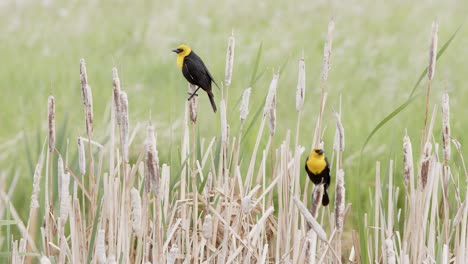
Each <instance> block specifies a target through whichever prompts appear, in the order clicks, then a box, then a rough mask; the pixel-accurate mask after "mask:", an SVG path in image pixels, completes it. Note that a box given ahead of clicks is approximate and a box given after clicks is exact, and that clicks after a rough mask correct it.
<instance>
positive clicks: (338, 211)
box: [335, 169, 346, 232]
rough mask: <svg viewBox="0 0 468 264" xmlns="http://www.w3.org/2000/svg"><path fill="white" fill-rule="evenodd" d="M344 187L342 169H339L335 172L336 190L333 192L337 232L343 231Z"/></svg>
mask: <svg viewBox="0 0 468 264" xmlns="http://www.w3.org/2000/svg"><path fill="white" fill-rule="evenodd" d="M345 197H346V188H345V184H344V171H343V169H339V170H338V171H337V172H336V192H335V221H336V229H337V230H338V232H343V218H344V210H345Z"/></svg>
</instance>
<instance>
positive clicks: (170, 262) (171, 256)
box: [167, 244, 179, 264]
mask: <svg viewBox="0 0 468 264" xmlns="http://www.w3.org/2000/svg"><path fill="white" fill-rule="evenodd" d="M177 255H179V248H178V247H177V244H172V247H171V249H170V250H169V253H168V254H167V264H174V263H175V262H176V260H177Z"/></svg>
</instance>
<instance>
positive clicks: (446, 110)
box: [442, 93, 451, 162]
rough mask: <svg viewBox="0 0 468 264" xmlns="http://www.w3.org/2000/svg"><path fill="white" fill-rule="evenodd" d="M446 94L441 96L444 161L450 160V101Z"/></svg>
mask: <svg viewBox="0 0 468 264" xmlns="http://www.w3.org/2000/svg"><path fill="white" fill-rule="evenodd" d="M449 99H450V98H449V95H448V93H443V94H442V142H443V152H444V160H445V161H446V162H447V161H449V160H450V154H451V149H450V101H449Z"/></svg>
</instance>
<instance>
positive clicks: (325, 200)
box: [322, 190, 330, 206]
mask: <svg viewBox="0 0 468 264" xmlns="http://www.w3.org/2000/svg"><path fill="white" fill-rule="evenodd" d="M329 203H330V198H328V193H327V190H325V191H324V192H323V196H322V205H323V206H327V205H328V204H329Z"/></svg>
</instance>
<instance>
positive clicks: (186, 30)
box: [0, 0, 468, 219]
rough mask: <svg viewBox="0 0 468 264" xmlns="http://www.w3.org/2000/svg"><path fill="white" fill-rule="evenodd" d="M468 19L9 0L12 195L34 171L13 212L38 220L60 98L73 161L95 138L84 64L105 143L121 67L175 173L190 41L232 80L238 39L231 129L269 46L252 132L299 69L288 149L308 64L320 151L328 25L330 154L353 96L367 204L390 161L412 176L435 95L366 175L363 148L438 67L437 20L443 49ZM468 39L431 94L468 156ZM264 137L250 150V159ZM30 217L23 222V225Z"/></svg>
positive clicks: (6, 42) (5, 135) (203, 121)
mask: <svg viewBox="0 0 468 264" xmlns="http://www.w3.org/2000/svg"><path fill="white" fill-rule="evenodd" d="M467 11H468V4H467V3H466V2H462V1H445V2H443V1H418V2H407V1H371V0H365V1H342V2H338V1H334V2H330V1H308V2H304V1H245V0H242V1H224V2H223V3H221V2H219V1H214V0H209V1H136V2H129V1H108V0H104V1H52V0H44V1H27V0H23V1H2V2H0V31H1V32H2V34H1V35H0V58H2V59H1V61H2V67H1V70H0V87H1V88H0V89H1V96H0V105H1V108H2V111H0V120H1V121H2V125H1V126H0V147H1V150H2V154H0V164H1V166H2V168H3V172H4V173H3V174H4V175H3V176H2V177H3V178H4V179H2V180H3V181H4V182H5V183H6V186H8V184H9V181H10V179H11V175H13V172H14V171H20V172H21V174H22V175H23V176H21V183H22V184H21V187H22V188H21V191H20V192H16V193H15V196H14V197H13V201H14V204H15V205H17V206H19V207H20V208H21V207H24V209H27V204H28V201H29V196H30V188H31V184H30V183H31V182H32V169H33V167H32V166H33V165H34V164H35V162H36V161H37V157H38V155H39V152H40V147H41V145H42V142H43V140H44V138H45V131H46V117H47V97H48V96H49V95H50V94H53V95H54V96H55V99H56V122H57V128H58V129H59V131H58V132H57V133H58V134H60V133H65V134H66V138H69V139H70V146H71V148H70V153H72V154H71V157H73V156H74V153H75V149H76V147H75V145H76V143H75V141H76V140H75V139H76V136H78V135H83V134H84V122H83V107H82V102H81V91H80V85H79V59H80V58H85V59H86V62H87V69H88V78H89V82H90V84H91V87H92V89H93V99H94V113H95V118H96V120H95V131H97V135H96V136H97V139H98V140H99V139H104V138H105V135H106V133H107V130H106V129H107V125H108V120H107V115H106V110H108V108H109V103H110V98H111V97H110V95H111V91H112V82H111V81H112V78H111V77H112V76H111V69H112V67H113V66H117V67H118V69H119V74H120V77H121V80H122V85H123V89H125V91H126V92H127V93H128V98H129V105H130V106H129V108H130V113H131V116H130V125H131V126H132V127H134V126H135V124H136V123H137V122H145V121H146V120H148V119H149V117H150V115H151V119H152V121H153V123H154V124H155V126H156V131H157V133H158V143H159V146H158V150H159V152H160V155H161V160H162V163H166V162H167V163H169V160H170V157H171V154H172V155H174V153H176V152H177V146H178V142H179V141H180V138H181V134H180V133H182V129H181V125H182V122H183V121H182V119H183V115H184V104H185V101H186V98H187V84H186V81H185V80H184V79H183V78H182V76H181V73H180V72H179V70H178V69H177V67H176V65H175V55H174V54H173V53H172V52H171V51H170V50H171V49H173V48H174V47H176V46H177V45H179V44H181V43H185V44H189V45H190V46H191V47H192V48H193V49H194V50H195V51H196V52H197V53H198V54H199V55H200V56H201V57H202V58H203V59H204V61H205V63H206V64H207V66H208V67H209V68H210V70H211V72H212V74H213V76H214V77H215V79H216V80H217V81H218V82H219V83H220V82H222V81H223V79H224V64H225V56H226V45H227V38H228V37H229V36H230V34H231V32H234V34H235V37H236V50H235V63H234V73H233V81H232V86H231V88H230V91H229V98H230V102H229V106H228V111H229V114H230V119H231V120H233V121H232V123H233V124H237V121H236V120H237V119H238V114H237V113H238V112H237V109H234V108H233V107H234V105H235V102H236V99H237V98H239V96H240V95H241V93H242V92H243V90H244V89H245V88H247V87H248V85H249V79H250V76H251V73H252V70H253V68H254V65H253V62H254V60H255V56H256V53H257V50H258V47H259V45H260V43H263V49H262V58H261V62H260V68H259V71H265V74H263V75H262V77H261V79H260V80H259V81H258V82H256V83H255V85H254V87H253V90H252V96H251V100H252V101H251V106H252V107H251V114H250V115H249V117H248V120H247V122H251V121H252V118H253V113H254V112H255V110H256V109H257V108H258V107H259V106H260V105H261V104H262V103H263V102H262V100H263V98H264V96H265V94H266V92H267V89H268V84H269V82H270V79H271V73H273V72H274V71H276V70H277V69H278V68H279V67H281V66H282V65H283V64H284V63H285V62H287V63H286V64H285V68H284V71H283V72H282V75H281V76H280V81H279V86H278V102H277V108H278V112H277V117H278V121H277V123H278V127H277V135H276V140H275V142H274V144H276V145H275V147H276V146H278V145H279V143H280V142H281V141H282V139H283V138H284V135H285V134H286V132H287V130H288V129H290V130H292V131H294V130H295V122H296V111H295V93H296V84H297V60H298V59H299V58H300V56H301V54H302V53H303V54H304V57H305V60H306V71H307V91H306V100H305V110H304V116H303V119H302V123H301V139H300V141H299V142H300V144H301V145H303V146H306V147H307V148H308V147H309V146H310V144H311V140H312V136H313V130H314V126H315V120H316V117H317V113H318V108H319V107H318V103H319V95H320V90H319V80H320V71H321V64H322V49H323V44H324V39H325V34H326V27H327V23H328V21H329V19H330V18H331V17H334V19H335V23H336V26H335V34H334V40H333V51H332V57H331V71H330V74H329V82H328V87H327V89H328V90H327V92H328V99H327V106H326V114H325V120H326V121H325V123H324V125H325V126H326V131H325V135H324V140H325V148H326V149H328V151H330V152H331V145H332V143H333V142H332V140H333V136H334V127H335V123H334V119H333V118H332V107H333V108H335V109H337V108H338V104H339V97H340V96H342V109H343V114H342V120H343V125H344V128H345V133H346V134H345V135H346V149H345V164H344V166H345V170H346V181H347V185H348V188H349V189H348V192H347V193H348V194H349V197H350V199H351V201H361V200H363V199H368V192H367V189H365V190H362V189H361V190H360V189H359V188H362V186H365V187H366V188H367V186H368V185H369V184H371V182H372V177H373V175H374V174H373V170H374V165H375V162H376V161H377V160H381V161H382V162H383V166H384V167H385V166H386V164H387V161H388V160H389V159H390V158H391V159H395V160H396V164H397V167H398V166H400V165H401V160H402V155H401V152H402V151H401V149H402V147H401V146H402V138H403V135H404V133H405V128H407V129H408V134H409V135H410V136H411V138H412V140H413V146H414V147H413V149H414V150H418V149H419V148H418V146H419V137H420V132H421V129H422V125H423V114H424V98H423V97H422V96H421V97H419V98H417V99H416V100H415V102H414V103H412V104H411V105H410V106H409V107H408V108H407V109H406V110H405V111H404V112H402V113H401V114H400V115H398V116H397V118H396V119H394V120H392V121H391V122H390V123H388V124H387V125H386V126H385V127H384V128H383V129H382V130H381V131H379V133H378V134H377V135H376V136H375V137H374V138H373V139H372V140H371V142H370V143H369V145H368V147H367V149H366V152H365V155H364V156H363V157H362V164H361V169H360V170H359V171H358V167H359V166H358V165H359V164H358V163H359V158H360V155H359V151H360V149H361V147H362V144H363V143H364V140H365V138H366V137H367V135H368V134H369V133H370V131H371V130H372V128H373V127H374V126H375V125H376V124H377V123H378V122H379V121H381V120H382V119H383V118H384V117H385V116H386V115H387V114H388V113H390V112H391V111H392V110H393V109H394V108H395V107H397V106H398V105H400V104H401V103H402V102H403V101H404V100H405V99H406V98H407V97H408V96H409V93H410V91H411V89H412V87H413V85H414V83H415V82H416V80H417V78H418V77H419V75H420V73H421V72H422V70H423V69H424V68H425V67H426V65H427V61H428V48H429V35H430V30H431V23H432V21H433V20H437V21H438V23H439V43H440V44H442V43H444V42H445V41H446V40H447V39H448V38H449V36H450V35H451V34H452V33H453V32H454V31H455V30H456V28H457V27H458V26H459V25H460V24H462V23H463V21H464V20H465V17H466V14H467ZM467 35H468V28H467V27H463V28H462V29H461V31H460V32H459V34H458V36H457V38H456V39H455V41H454V42H453V43H452V45H451V46H450V47H449V49H448V50H447V52H446V53H445V54H444V56H443V57H442V58H441V60H439V62H438V64H437V67H436V77H435V81H434V83H433V90H432V91H433V92H432V95H431V103H432V104H439V102H440V97H441V93H442V91H444V90H445V89H447V90H448V91H449V93H450V95H451V111H452V120H451V125H452V135H453V136H454V137H455V138H457V139H458V140H459V141H460V142H461V143H462V145H463V143H464V142H466V137H465V134H464V131H466V130H467V129H468V124H467V123H466V122H465V121H464V117H465V116H466V115H467V111H468V109H467V108H466V107H465V102H466V101H467V99H468V91H467V89H465V87H464V85H465V80H464V78H465V75H466V71H467V67H466V60H467V58H468V51H467V49H466V47H467V46H468V38H467V37H466V36H467ZM425 85H426V82H425V81H423V82H422V83H421V85H420V87H418V90H421V91H422V90H423V89H424V88H425ZM215 97H216V100H217V101H218V102H219V99H220V98H221V94H220V92H219V90H215ZM199 102H200V103H199V104H200V108H199V118H198V126H199V128H200V133H201V134H202V136H203V137H205V138H211V137H213V136H218V134H219V116H218V114H213V113H212V111H211V110H210V106H209V104H208V100H207V98H206V96H205V95H202V96H200V100H199ZM439 113H440V111H439ZM438 120H439V119H438ZM64 124H66V129H65V125H64ZM439 124H440V122H439V121H438V123H437V125H436V127H435V135H440V125H439ZM234 127H235V126H234ZM253 129H254V130H255V131H254V132H255V133H251V135H252V136H254V135H256V130H257V129H258V125H254V126H253ZM142 136H143V133H141V137H142ZM64 140H65V138H62V144H61V148H62V150H63V151H64V149H65V146H64ZM254 140H255V139H254V138H248V139H247V140H246V142H247V148H248V145H249V144H251V143H252V144H253V142H254ZM133 147H134V149H133V150H132V153H133V155H136V154H137V151H138V150H139V147H138V145H136V146H135V145H134V146H133ZM307 151H308V150H307ZM416 155H417V153H415V157H416ZM75 156H76V155H75ZM454 162H456V159H455V161H454ZM9 168H11V170H9ZM398 175H401V173H400V171H397V175H396V176H395V178H396V180H395V181H396V182H398ZM23 183H24V184H23ZM363 184H364V185H363ZM398 184H401V182H399V183H398ZM333 195H334V194H332V196H333ZM22 203H24V205H23V206H21V204H22ZM26 212H27V210H22V211H21V212H20V213H21V215H22V216H23V219H24V218H25V217H26ZM357 217H359V216H357Z"/></svg>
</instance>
